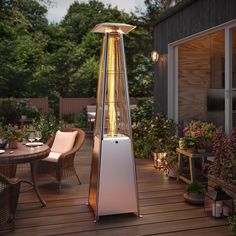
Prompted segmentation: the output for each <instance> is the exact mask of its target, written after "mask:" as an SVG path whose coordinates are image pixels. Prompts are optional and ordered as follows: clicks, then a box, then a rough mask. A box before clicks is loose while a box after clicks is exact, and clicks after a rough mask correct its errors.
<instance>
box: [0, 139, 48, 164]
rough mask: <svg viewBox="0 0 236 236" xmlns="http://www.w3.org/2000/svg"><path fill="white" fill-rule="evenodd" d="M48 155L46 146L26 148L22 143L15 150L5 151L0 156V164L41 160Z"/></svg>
mask: <svg viewBox="0 0 236 236" xmlns="http://www.w3.org/2000/svg"><path fill="white" fill-rule="evenodd" d="M49 153H50V148H49V147H48V145H46V144H43V145H42V146H39V147H34V148H31V147H27V146H25V145H23V144H22V143H20V144H19V147H18V148H17V149H6V150H5V152H4V153H1V154H0V164H19V163H27V162H32V161H36V160H40V159H43V158H45V157H47V156H48V154H49Z"/></svg>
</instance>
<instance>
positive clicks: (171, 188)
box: [7, 140, 232, 236]
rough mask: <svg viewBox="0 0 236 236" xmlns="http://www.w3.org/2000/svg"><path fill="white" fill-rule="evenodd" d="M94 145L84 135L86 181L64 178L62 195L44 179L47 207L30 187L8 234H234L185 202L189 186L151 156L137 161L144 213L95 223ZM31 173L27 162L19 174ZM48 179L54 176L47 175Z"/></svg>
mask: <svg viewBox="0 0 236 236" xmlns="http://www.w3.org/2000/svg"><path fill="white" fill-rule="evenodd" d="M91 147H92V143H91V140H86V143H85V144H84V146H83V148H82V149H81V151H80V152H79V153H78V154H77V155H78V156H77V158H76V166H77V170H78V174H79V176H80V178H81V181H82V185H78V183H77V180H76V178H73V177H72V178H71V179H69V180H65V181H64V182H63V184H62V192H61V193H60V194H59V193H58V192H57V184H56V182H51V183H50V184H48V183H46V182H45V180H44V179H42V178H41V179H40V183H41V184H40V191H41V193H42V195H43V197H44V198H45V200H46V201H47V206H46V207H45V208H42V207H41V206H40V203H39V202H38V200H37V198H36V197H35V195H34V193H33V192H32V191H28V192H25V193H21V195H20V200H19V205H18V209H17V214H16V230H15V231H14V232H12V233H9V234H7V235H17V236H21V235H24V236H25V235H34V236H36V235H82V236H85V235H88V236H91V235H102V236H106V235H112V236H115V235H122V236H124V235H125V236H127V235H131V236H133V235H161V236H187V235H191V236H196V235H206V234H207V235H209V236H210V235H214V236H220V235H221V236H229V235H232V234H231V233H230V231H229V229H228V224H227V221H226V220H225V219H217V220H215V219H213V218H211V217H208V216H206V215H205V214H204V210H203V207H197V206H192V205H188V204H186V203H185V202H184V200H183V192H184V189H185V186H186V185H185V184H183V183H178V182H177V181H176V180H169V179H168V178H167V177H165V176H163V175H162V174H161V173H160V172H159V171H157V170H156V169H154V168H153V165H152V162H151V161H149V160H137V173H138V188H139V204H140V211H141V214H142V215H143V218H139V217H136V216H134V215H127V214H126V215H117V216H107V217H101V219H100V221H99V223H94V222H93V220H94V217H93V213H92V211H91V210H90V208H89V207H88V206H87V205H86V202H87V195H88V187H89V174H90V162H91ZM28 173H29V167H28V166H25V165H22V166H19V168H18V175H20V176H21V177H26V175H28ZM50 180H53V179H51V177H49V178H48V181H49V182H50ZM120 197H122V196H120Z"/></svg>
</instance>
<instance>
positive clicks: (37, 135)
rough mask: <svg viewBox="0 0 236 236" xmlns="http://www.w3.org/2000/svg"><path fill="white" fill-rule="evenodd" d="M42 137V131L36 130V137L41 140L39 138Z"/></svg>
mask: <svg viewBox="0 0 236 236" xmlns="http://www.w3.org/2000/svg"><path fill="white" fill-rule="evenodd" d="M41 138H42V132H41V131H36V132H35V139H36V140H37V141H38V142H39V140H40V139H41Z"/></svg>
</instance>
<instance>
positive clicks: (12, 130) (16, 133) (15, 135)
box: [3, 124, 22, 141]
mask: <svg viewBox="0 0 236 236" xmlns="http://www.w3.org/2000/svg"><path fill="white" fill-rule="evenodd" d="M21 136H22V131H21V130H20V129H19V127H18V126H17V125H11V124H8V125H6V126H5V127H4V128H3V138H4V139H5V140H7V141H10V140H14V139H18V140H19V139H20V138H21Z"/></svg>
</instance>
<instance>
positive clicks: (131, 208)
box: [88, 23, 139, 221]
mask: <svg viewBox="0 0 236 236" xmlns="http://www.w3.org/2000/svg"><path fill="white" fill-rule="evenodd" d="M105 24H107V25H106V26H107V27H108V28H109V27H112V29H114V27H119V25H121V27H123V26H125V27H126V28H125V30H126V32H129V31H130V30H127V29H131V27H130V26H129V25H126V24H116V23H114V24H113V23H105ZM105 24H104V25H105ZM101 25H102V24H100V25H98V26H96V27H95V28H94V30H93V31H94V32H100V33H101V32H102V31H101V30H100V29H99V30H98V28H99V27H100V26H101ZM127 26H128V27H127ZM133 28H134V27H133V26H132V29H133ZM132 29H131V30H132ZM96 30H97V31H96ZM123 34H124V32H121V33H120V47H121V58H122V66H123V72H124V81H125V98H126V108H127V113H128V114H127V115H128V127H129V130H130V137H127V136H126V137H113V138H112V139H108V138H107V137H105V136H104V120H105V96H106V94H105V93H106V91H107V80H108V74H107V73H106V72H107V64H108V42H109V37H110V33H109V32H105V39H104V40H105V48H104V67H103V70H104V75H103V84H102V88H103V89H102V97H101V101H102V107H101V120H100V122H101V123H100V127H101V134H100V135H98V136H96V134H94V149H93V157H92V164H91V173H90V186H89V196H88V204H89V205H90V206H91V207H92V209H93V211H94V214H95V221H98V220H99V216H102V215H110V214H120V213H135V214H137V215H139V204H138V187H137V175H136V166H135V161H134V152H133V142H132V130H131V115H130V103H129V91H128V80H127V72H126V61H125V51H124V41H123ZM97 105H99V104H97ZM97 110H98V107H97ZM113 141H114V142H113ZM115 145H120V147H125V148H127V150H125V151H123V153H122V152H119V155H120V154H121V155H122V158H123V159H122V158H120V159H119V155H115V154H114V155H110V154H109V153H111V150H112V149H116V147H117V146H115ZM98 149H99V150H98ZM104 153H105V154H104ZM127 153H130V154H129V155H128V156H127ZM102 154H103V155H106V156H105V157H104V158H102ZM107 155H109V157H107ZM125 156H126V157H125ZM112 158H113V160H112V161H114V162H115V163H116V164H117V165H118V166H122V164H124V166H130V168H129V170H128V169H126V171H127V172H126V173H122V170H121V171H120V175H124V176H127V178H129V179H128V181H125V182H128V183H129V184H130V186H129V188H130V190H128V191H131V192H130V193H129V192H127V194H124V192H126V189H127V186H125V184H126V183H124V186H125V189H122V187H121V189H120V190H121V193H122V192H123V194H124V195H126V197H127V198H129V199H128V200H129V201H128V204H129V202H130V204H129V205H127V199H124V201H126V203H125V202H123V203H122V200H120V199H118V202H119V203H117V201H114V202H116V204H113V205H112V204H111V198H114V197H115V196H110V197H109V190H108V189H105V191H104V184H106V183H107V185H109V181H112V178H113V180H114V181H115V182H116V183H118V184H117V185H119V186H121V185H120V182H119V179H118V178H119V177H120V176H116V174H114V173H112V174H111V176H112V177H111V176H104V174H103V173H101V171H103V172H104V173H108V174H109V171H107V169H104V168H109V165H110V164H109V163H111V159H112ZM103 159H104V160H103ZM121 161H122V163H121ZM126 161H127V163H123V162H126ZM113 174H114V175H113ZM124 178H125V177H124ZM108 179H109V180H108ZM94 180H95V183H94ZM117 181H118V182H117ZM100 183H102V189H103V192H105V193H104V194H105V195H104V194H103V193H101V192H100ZM109 186H110V187H111V185H109ZM95 188H96V189H95ZM114 188H116V186H114ZM110 190H111V191H110V194H112V192H114V191H112V189H110ZM113 190H114V189H113ZM117 191H118V190H117V189H115V192H116V193H117ZM95 192H96V196H93V195H94V194H95ZM107 195H108V196H107ZM130 196H132V199H131V198H130ZM100 197H101V199H99V198H100ZM116 197H117V198H121V199H122V198H123V197H124V196H116ZM94 198H96V202H95V203H94V202H93V200H94ZM104 199H105V200H104ZM106 200H107V202H108V203H107V206H106V207H103V209H101V207H102V206H104V201H106ZM99 204H100V205H102V206H100V205H99ZM109 204H110V205H109ZM122 204H123V206H122ZM114 205H116V206H114ZM104 208H106V209H104ZM108 208H111V209H108ZM113 208H114V209H113ZM126 208H127V210H126Z"/></svg>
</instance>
